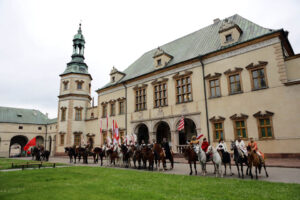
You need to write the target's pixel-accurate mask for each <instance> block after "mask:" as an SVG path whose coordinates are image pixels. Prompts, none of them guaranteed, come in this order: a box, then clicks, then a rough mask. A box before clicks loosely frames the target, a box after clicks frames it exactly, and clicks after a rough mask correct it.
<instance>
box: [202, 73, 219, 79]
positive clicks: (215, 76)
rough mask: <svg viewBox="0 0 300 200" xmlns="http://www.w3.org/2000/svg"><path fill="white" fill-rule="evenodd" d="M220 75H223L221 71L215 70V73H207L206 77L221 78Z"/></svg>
mask: <svg viewBox="0 0 300 200" xmlns="http://www.w3.org/2000/svg"><path fill="white" fill-rule="evenodd" d="M220 76H222V74H221V73H217V72H215V74H214V75H211V74H208V75H206V76H205V77H204V78H205V79H214V78H219V77H220Z"/></svg>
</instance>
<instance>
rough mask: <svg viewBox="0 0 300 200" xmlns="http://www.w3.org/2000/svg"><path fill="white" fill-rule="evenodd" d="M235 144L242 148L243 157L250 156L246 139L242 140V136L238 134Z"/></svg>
mask: <svg viewBox="0 0 300 200" xmlns="http://www.w3.org/2000/svg"><path fill="white" fill-rule="evenodd" d="M235 145H236V147H237V148H238V150H240V151H241V152H242V157H244V155H245V156H248V152H247V148H246V145H245V143H244V141H243V140H242V137H241V136H238V139H237V140H236V141H235Z"/></svg>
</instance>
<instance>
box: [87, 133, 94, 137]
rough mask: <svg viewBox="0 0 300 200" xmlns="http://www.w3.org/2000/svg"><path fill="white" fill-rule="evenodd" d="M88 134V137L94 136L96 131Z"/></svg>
mask: <svg viewBox="0 0 300 200" xmlns="http://www.w3.org/2000/svg"><path fill="white" fill-rule="evenodd" d="M86 136H87V137H94V136H95V134H94V133H88V134H86Z"/></svg>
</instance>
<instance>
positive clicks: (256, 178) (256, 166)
mask: <svg viewBox="0 0 300 200" xmlns="http://www.w3.org/2000/svg"><path fill="white" fill-rule="evenodd" d="M255 178H256V180H257V179H258V177H257V166H255Z"/></svg>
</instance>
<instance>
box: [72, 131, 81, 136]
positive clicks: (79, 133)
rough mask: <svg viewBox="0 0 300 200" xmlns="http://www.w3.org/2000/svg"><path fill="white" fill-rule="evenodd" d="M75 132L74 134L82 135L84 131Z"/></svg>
mask: <svg viewBox="0 0 300 200" xmlns="http://www.w3.org/2000/svg"><path fill="white" fill-rule="evenodd" d="M73 134H74V135H81V134H82V132H81V131H74V132H73Z"/></svg>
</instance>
